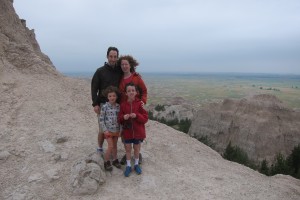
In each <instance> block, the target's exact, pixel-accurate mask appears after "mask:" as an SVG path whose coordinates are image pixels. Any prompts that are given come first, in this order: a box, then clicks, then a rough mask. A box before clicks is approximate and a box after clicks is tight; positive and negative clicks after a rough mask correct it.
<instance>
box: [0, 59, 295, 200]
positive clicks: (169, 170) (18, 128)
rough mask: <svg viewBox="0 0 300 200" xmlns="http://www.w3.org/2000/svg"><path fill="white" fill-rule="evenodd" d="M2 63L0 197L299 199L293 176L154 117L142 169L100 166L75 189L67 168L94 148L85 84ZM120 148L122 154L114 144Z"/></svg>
mask: <svg viewBox="0 0 300 200" xmlns="http://www.w3.org/2000/svg"><path fill="white" fill-rule="evenodd" d="M4 66H5V65H4ZM1 67H2V68H1V82H0V86H1V91H0V92H1V97H0V102H1V106H0V112H1V122H0V130H1V135H0V137H1V140H0V152H1V153H0V154H1V155H2V156H1V157H0V158H1V160H0V167H1V170H0V180H1V186H0V187H1V190H0V191H1V194H0V197H1V199H100V198H101V199H121V198H130V199H272V200H273V199H299V198H300V181H299V180H296V179H294V178H292V177H290V176H283V175H277V176H274V177H266V176H264V175H262V174H259V173H258V172H256V171H253V170H251V169H249V168H247V167H244V166H242V165H239V164H236V163H232V162H229V161H226V160H224V159H223V158H222V157H221V156H220V155H219V154H218V153H217V152H215V151H213V150H212V149H210V148H209V147H207V146H205V145H203V144H202V143H200V142H198V141H197V140H196V139H193V138H191V137H190V136H188V135H187V134H185V133H182V132H178V131H176V130H174V129H172V128H170V127H168V126H166V125H163V124H160V123H158V122H154V121H149V122H148V123H147V124H146V128H147V140H146V141H145V143H144V144H143V150H142V152H143V155H144V163H143V165H142V169H143V174H142V175H136V174H135V173H133V174H132V175H131V176H130V177H129V178H125V177H124V176H123V170H119V169H116V168H114V170H113V172H112V173H109V172H103V171H102V169H101V168H102V165H101V164H100V165H101V166H98V165H97V166H98V168H99V169H101V172H99V173H102V174H104V175H103V176H102V180H101V181H99V182H97V183H98V184H97V187H96V188H90V190H89V192H90V194H88V195H86V194H83V193H80V192H79V193H78V190H77V192H75V189H76V188H74V187H73V186H74V182H72V177H73V175H72V170H73V169H74V166H76V164H78V162H79V161H82V160H84V159H85V158H86V157H87V156H88V155H90V154H92V153H94V152H95V148H96V135H97V130H98V127H97V120H96V118H95V114H94V113H93V110H92V107H91V105H90V102H91V100H90V91H89V84H88V83H87V82H86V81H84V80H78V79H71V78H67V77H63V76H61V75H59V74H58V73H48V72H47V73H40V74H34V73H33V74H30V73H29V74H24V73H20V72H19V71H18V70H13V69H11V70H9V69H7V68H3V65H2V66H1ZM118 148H119V157H121V156H122V155H123V153H124V150H123V147H122V145H121V144H120V143H119V146H118ZM98 158H99V156H98ZM95 163H97V162H95ZM99 163H101V159H100V161H99V162H98V164H99ZM87 193H88V192H87Z"/></svg>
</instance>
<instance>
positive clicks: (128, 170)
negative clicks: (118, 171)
mask: <svg viewBox="0 0 300 200" xmlns="http://www.w3.org/2000/svg"><path fill="white" fill-rule="evenodd" d="M130 173H131V167H129V166H127V167H126V169H125V171H124V176H125V177H128V176H129V175H130Z"/></svg>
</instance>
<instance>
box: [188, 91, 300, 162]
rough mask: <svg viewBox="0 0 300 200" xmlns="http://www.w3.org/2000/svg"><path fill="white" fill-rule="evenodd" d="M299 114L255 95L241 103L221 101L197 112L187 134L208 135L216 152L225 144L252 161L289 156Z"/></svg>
mask: <svg viewBox="0 0 300 200" xmlns="http://www.w3.org/2000/svg"><path fill="white" fill-rule="evenodd" d="M299 131H300V112H298V111H295V110H291V109H288V108H287V107H285V105H284V104H283V103H282V102H280V101H279V100H278V99H277V98H276V97H275V96H273V95H269V94H262V95H256V96H253V97H249V98H244V99H241V100H232V99H225V100H224V101H223V102H222V103H219V104H211V105H209V106H207V107H205V108H202V109H201V110H199V111H198V112H197V113H196V115H195V116H194V120H193V121H192V125H191V128H190V130H189V135H191V136H193V137H196V138H200V137H205V136H208V138H209V139H210V140H211V141H212V142H213V143H214V144H215V148H216V150H217V151H218V152H220V153H223V152H224V150H225V148H226V146H227V145H228V143H229V142H230V141H231V143H232V145H237V146H239V147H241V148H242V149H244V150H245V151H246V152H247V154H248V156H249V157H250V158H251V159H253V160H254V161H261V160H263V159H267V160H268V161H271V162H272V160H273V158H274V156H275V155H276V154H277V153H279V152H280V153H282V154H283V155H289V154H290V153H291V150H292V149H293V148H294V147H295V146H296V145H298V144H299V143H300V132H299Z"/></svg>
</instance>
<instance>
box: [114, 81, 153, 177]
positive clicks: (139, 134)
mask: <svg viewBox="0 0 300 200" xmlns="http://www.w3.org/2000/svg"><path fill="white" fill-rule="evenodd" d="M125 92H126V95H127V97H128V98H127V101H126V102H123V103H122V104H121V108H120V113H119V117H118V118H119V122H120V124H122V128H123V130H122V134H123V137H124V143H125V151H126V162H127V166H126V169H125V171H124V175H125V176H126V177H128V176H129V175H130V173H131V162H130V161H131V149H132V144H133V150H134V170H135V171H136V173H137V174H141V173H142V170H141V168H140V166H139V153H140V149H141V143H142V142H143V140H144V139H145V138H146V132H145V123H146V122H147V121H148V113H147V111H146V110H144V108H143V106H142V102H141V101H140V100H138V99H136V98H135V97H136V94H137V90H136V86H135V85H134V84H133V83H128V84H127V85H126V86H125Z"/></svg>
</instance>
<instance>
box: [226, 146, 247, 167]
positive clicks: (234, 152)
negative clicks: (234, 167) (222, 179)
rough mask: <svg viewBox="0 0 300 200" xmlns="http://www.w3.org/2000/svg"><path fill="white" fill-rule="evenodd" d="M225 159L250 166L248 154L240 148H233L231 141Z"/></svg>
mask: <svg viewBox="0 0 300 200" xmlns="http://www.w3.org/2000/svg"><path fill="white" fill-rule="evenodd" d="M223 157H224V158H225V159H227V160H230V161H234V162H237V163H240V164H243V165H246V166H249V159H248V154H247V153H246V152H245V151H244V150H243V149H241V148H240V147H238V146H232V145H231V141H230V142H229V144H228V145H227V147H226V149H225V152H224V154H223Z"/></svg>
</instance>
